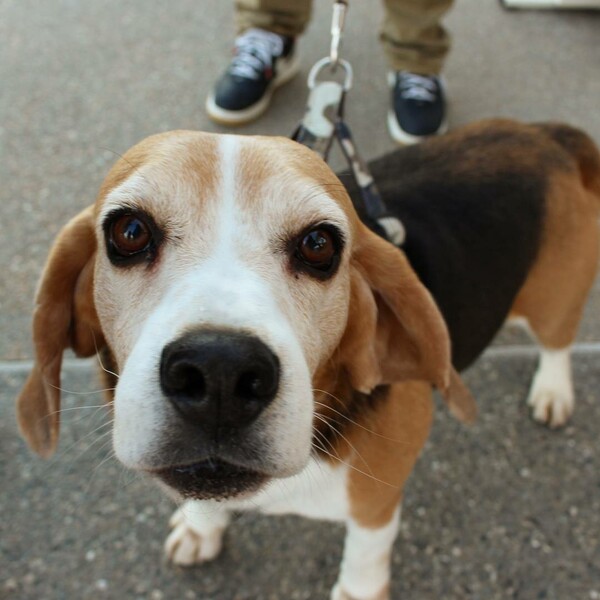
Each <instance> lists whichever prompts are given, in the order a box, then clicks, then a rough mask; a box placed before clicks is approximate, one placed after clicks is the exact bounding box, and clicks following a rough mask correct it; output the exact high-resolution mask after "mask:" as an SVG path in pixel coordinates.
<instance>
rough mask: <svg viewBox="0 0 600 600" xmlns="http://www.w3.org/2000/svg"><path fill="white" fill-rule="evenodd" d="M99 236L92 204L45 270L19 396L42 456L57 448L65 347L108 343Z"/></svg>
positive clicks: (65, 233) (87, 351)
mask: <svg viewBox="0 0 600 600" xmlns="http://www.w3.org/2000/svg"><path fill="white" fill-rule="evenodd" d="M95 256H96V237H95V234H94V212H93V206H90V207H88V208H87V209H85V210H84V211H82V212H81V213H79V214H78V215H77V216H76V217H75V218H74V219H72V220H71V221H70V222H69V223H68V224H67V225H66V226H65V227H64V228H63V229H62V230H61V232H60V233H59V235H58V237H57V238H56V240H55V242H54V245H53V246H52V250H51V252H50V256H49V258H48V262H47V263H46V267H45V269H44V272H43V274H42V278H41V281H40V284H39V287H38V291H37V294H36V298H35V309H34V313H33V342H34V346H35V362H34V366H33V369H32V371H31V373H30V375H29V378H28V379H27V381H26V383H25V386H24V387H23V390H22V391H21V394H20V395H19V397H18V399H17V418H18V421H19V427H20V429H21V433H22V434H23V437H24V438H25V439H26V440H27V443H28V444H29V446H30V447H31V449H32V450H34V451H35V452H37V453H38V454H40V455H41V456H43V457H48V456H50V455H51V454H52V453H53V452H54V449H55V448H56V443H57V441H58V431H59V425H60V369H61V364H62V355H63V351H64V350H65V349H66V348H72V349H73V350H74V351H75V354H77V356H91V355H92V354H94V353H95V352H96V350H99V349H100V348H102V347H103V346H104V337H103V335H102V331H101V329H100V323H99V321H98V316H97V314H96V309H95V306H94V296H93V292H94V290H93V277H94V260H95Z"/></svg>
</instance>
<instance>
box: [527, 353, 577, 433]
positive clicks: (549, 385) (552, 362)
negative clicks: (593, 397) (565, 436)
mask: <svg viewBox="0 0 600 600" xmlns="http://www.w3.org/2000/svg"><path fill="white" fill-rule="evenodd" d="M527 404H528V405H529V406H530V407H531V412H532V415H533V418H534V419H535V420H536V421H538V422H540V423H544V424H545V425H548V426H549V427H552V428H556V427H562V426H563V425H565V424H566V422H567V421H568V420H569V417H570V416H571V415H572V414H573V409H574V407H575V393H574V391H573V382H572V378H571V366H570V358H569V352H568V350H554V351H548V350H545V351H542V355H541V360H540V366H539V367H538V371H537V373H536V374H535V377H534V378H533V382H532V384H531V390H530V392H529V397H528V399H527Z"/></svg>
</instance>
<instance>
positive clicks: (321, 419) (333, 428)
mask: <svg viewBox="0 0 600 600" xmlns="http://www.w3.org/2000/svg"><path fill="white" fill-rule="evenodd" d="M315 417H317V418H318V419H319V420H320V421H321V422H322V423H325V424H326V425H327V426H328V427H329V428H330V429H331V430H332V431H333V432H334V433H336V434H337V435H338V436H339V437H341V438H342V440H344V441H345V442H346V444H348V446H350V448H351V449H352V451H353V452H354V453H355V454H356V456H358V458H359V459H360V460H361V461H362V462H363V464H364V465H365V467H366V468H367V469H368V470H369V472H370V473H371V475H373V470H372V469H371V466H370V465H369V463H368V462H367V461H366V460H365V458H364V457H363V455H362V454H361V453H360V452H359V451H358V450H357V449H356V446H355V445H354V444H353V443H352V442H351V441H350V440H349V439H348V438H347V437H346V436H345V435H344V434H343V433H342V432H341V431H340V430H339V429H337V428H336V427H334V426H333V425H332V424H331V423H330V422H328V421H327V420H326V419H325V417H324V416H323V415H319V414H318V413H315Z"/></svg>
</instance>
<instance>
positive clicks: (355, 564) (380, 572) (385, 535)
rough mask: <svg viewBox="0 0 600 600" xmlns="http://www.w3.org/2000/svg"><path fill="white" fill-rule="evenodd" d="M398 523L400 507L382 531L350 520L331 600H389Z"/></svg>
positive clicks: (381, 528) (380, 528)
mask: <svg viewBox="0 0 600 600" xmlns="http://www.w3.org/2000/svg"><path fill="white" fill-rule="evenodd" d="M399 523H400V507H398V508H397V510H396V511H395V512H394V514H393V516H392V518H391V520H390V521H389V522H388V523H386V524H385V525H384V526H382V527H379V528H369V527H361V526H360V525H359V524H358V523H356V522H355V521H354V520H352V519H349V520H348V522H347V528H346V541H345V544H344V557H343V559H342V565H341V568H340V575H339V578H338V581H337V583H336V584H335V587H334V588H333V590H332V592H331V600H388V598H389V585H390V558H391V553H392V546H393V544H394V540H395V539H396V534H397V533H398V525H399Z"/></svg>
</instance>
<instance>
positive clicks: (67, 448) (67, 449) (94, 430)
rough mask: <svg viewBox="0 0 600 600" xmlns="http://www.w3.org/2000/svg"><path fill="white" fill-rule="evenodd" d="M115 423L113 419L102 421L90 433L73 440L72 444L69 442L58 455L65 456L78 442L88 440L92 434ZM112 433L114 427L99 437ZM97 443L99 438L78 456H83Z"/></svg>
mask: <svg viewBox="0 0 600 600" xmlns="http://www.w3.org/2000/svg"><path fill="white" fill-rule="evenodd" d="M112 424H113V420H112V419H111V420H109V421H107V422H105V423H102V424H101V425H99V426H98V427H96V428H95V429H93V430H92V431H89V432H88V433H86V434H85V435H84V436H83V437H82V438H79V439H77V440H75V441H74V442H72V443H71V444H69V445H68V446H67V447H66V448H65V449H64V450H62V451H61V452H60V453H59V455H58V457H59V458H63V457H64V456H65V455H66V454H67V453H68V452H69V451H70V450H72V449H73V448H74V447H75V446H76V445H77V444H79V443H81V442H83V441H84V440H86V439H87V438H89V437H90V436H92V435H94V434H95V433H97V432H98V431H100V430H101V429H103V428H105V427H108V426H111V425H112ZM110 433H112V429H109V430H108V431H106V432H103V433H102V435H100V436H99V437H98V439H102V438H103V437H104V436H105V435H108V434H110ZM95 443H97V440H93V441H92V443H91V444H89V445H88V446H87V447H86V448H85V449H84V450H82V451H81V452H80V453H79V455H78V458H79V457H81V456H83V454H85V452H87V451H88V450H89V448H91V447H92V446H93V445H94V444H95Z"/></svg>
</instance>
